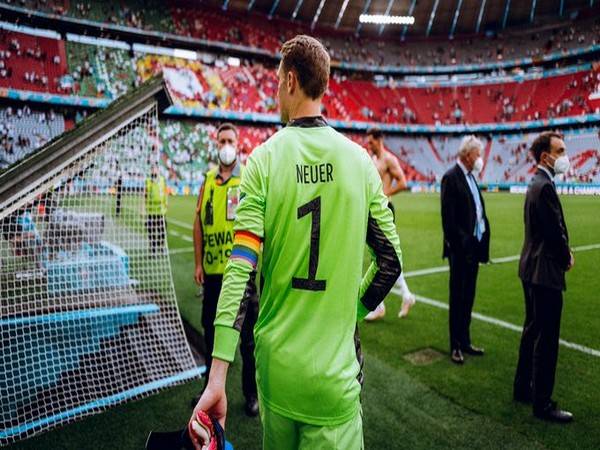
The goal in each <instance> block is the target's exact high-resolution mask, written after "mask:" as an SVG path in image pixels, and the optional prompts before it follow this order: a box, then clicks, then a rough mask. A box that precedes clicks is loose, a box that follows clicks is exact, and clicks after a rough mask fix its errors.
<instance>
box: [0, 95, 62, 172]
mask: <svg viewBox="0 0 600 450" xmlns="http://www.w3.org/2000/svg"><path fill="white" fill-rule="evenodd" d="M64 131H65V121H64V117H63V115H62V114H60V113H56V112H55V111H54V110H52V109H51V110H49V111H47V112H42V111H32V110H31V108H30V107H29V106H28V105H23V106H20V107H13V106H8V107H6V108H1V109H0V169H3V168H5V167H7V166H9V165H11V164H13V163H15V162H17V161H19V160H21V159H23V158H24V157H25V156H27V155H28V154H29V153H30V152H31V151H33V150H35V149H36V148H39V147H41V146H42V145H44V144H45V143H46V142H48V141H49V140H50V139H52V138H53V137H55V136H57V135H59V134H61V133H62V132H64Z"/></svg>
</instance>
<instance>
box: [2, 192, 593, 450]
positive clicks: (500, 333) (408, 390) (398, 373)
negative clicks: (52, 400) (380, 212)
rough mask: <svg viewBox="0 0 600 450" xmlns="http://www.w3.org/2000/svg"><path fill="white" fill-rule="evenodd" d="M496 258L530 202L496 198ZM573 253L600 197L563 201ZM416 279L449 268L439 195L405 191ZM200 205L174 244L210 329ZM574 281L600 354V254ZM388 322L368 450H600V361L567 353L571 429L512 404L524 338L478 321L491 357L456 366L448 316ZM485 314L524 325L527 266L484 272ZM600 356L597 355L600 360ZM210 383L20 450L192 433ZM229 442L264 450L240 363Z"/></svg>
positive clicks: (372, 330)
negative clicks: (197, 280) (418, 356)
mask: <svg viewBox="0 0 600 450" xmlns="http://www.w3.org/2000/svg"><path fill="white" fill-rule="evenodd" d="M485 198H486V202H487V203H486V206H487V210H488V215H489V218H490V222H491V231H492V244H491V255H492V258H493V259H498V258H502V257H506V256H513V255H517V254H518V253H519V251H520V248H521V245H522V240H523V224H522V216H523V211H522V207H523V199H524V198H523V197H522V196H519V195H508V194H487V195H486V196H485ZM562 202H563V206H564V210H565V216H566V220H567V224H568V227H569V232H570V237H571V243H572V245H573V246H575V247H576V246H587V245H592V244H600V199H598V198H594V197H562ZM395 204H396V211H397V225H398V230H399V234H400V239H401V243H402V250H403V255H404V270H405V271H406V272H412V271H415V270H421V269H427V268H432V267H439V266H444V265H446V263H445V262H444V261H442V259H441V252H442V236H441V225H440V214H439V196H438V195H433V194H418V195H416V194H415V195H411V194H402V195H398V196H397V197H396V198H395ZM194 209H195V199H194V198H191V197H179V198H174V199H172V201H171V203H170V211H169V219H171V220H170V223H169V231H170V235H169V245H170V249H171V250H175V252H174V254H173V255H172V256H171V262H172V268H173V276H174V280H175V286H176V290H177V296H178V299H179V305H180V310H181V313H182V315H183V316H184V317H185V318H186V319H187V320H188V321H189V322H190V323H191V324H192V325H193V326H194V327H196V328H198V329H199V330H201V326H200V310H201V308H200V300H199V299H198V298H197V297H196V296H195V294H196V291H197V287H196V286H195V285H194V282H193V253H191V252H190V251H189V250H190V249H191V245H192V244H191V242H190V240H189V238H190V236H191V234H190V233H191V231H190V227H191V223H192V220H193V216H194ZM575 258H576V265H575V267H574V268H573V270H572V271H571V272H570V273H569V274H568V275H567V284H568V290H567V292H566V293H565V303H564V308H563V318H562V330H561V338H562V339H564V340H566V341H569V342H571V343H575V344H579V345H581V346H585V347H586V348H589V349H592V350H594V349H595V350H597V351H598V350H600V315H599V314H598V311H599V309H600V277H598V270H599V267H600V248H592V249H587V250H584V251H578V252H576V254H575ZM407 281H408V284H409V286H410V288H411V289H412V290H413V291H414V292H415V293H416V294H418V295H421V296H423V297H427V298H429V299H433V300H438V301H441V302H443V303H447V297H448V273H447V272H441V273H440V272H438V273H432V274H428V275H420V276H412V277H408V278H407ZM386 305H387V309H388V313H387V315H386V317H385V318H384V319H383V320H382V321H380V322H377V323H363V324H361V326H360V331H361V337H362V341H363V351H364V353H365V360H366V367H365V375H366V377H365V386H364V390H363V413H364V424H365V447H366V448H367V449H369V450H371V449H382V450H383V449H386V450H388V449H402V448H410V449H432V448H434V449H435V448H448V447H452V448H482V449H483V448H486V449H488V448H511V449H512V448H524V449H525V448H527V449H530V448H555V449H562V448H589V449H597V448H599V447H600V428H599V427H598V425H599V424H600V407H599V406H598V405H600V387H599V386H600V385H599V383H598V380H600V357H599V356H595V355H592V354H588V353H585V352H582V351H579V350H574V349H571V348H567V347H564V346H561V348H560V352H559V363H558V371H557V383H556V388H555V398H556V399H557V400H558V401H559V403H560V404H561V405H563V406H564V407H565V408H567V409H569V410H571V411H572V412H573V413H574V414H575V422H573V423H572V424H569V425H566V426H560V425H553V424H548V423H544V422H540V421H538V420H536V419H534V418H532V416H531V411H530V408H528V407H526V406H522V405H518V404H515V403H513V402H512V400H511V395H512V391H511V389H512V380H513V376H514V370H515V366H516V361H517V353H518V345H519V338H520V334H519V333H518V332H516V331H514V330H511V329H507V328H504V327H501V326H498V325H495V324H492V323H487V322H483V321H480V320H476V319H474V320H473V324H472V328H471V329H472V337H473V342H474V343H475V344H476V345H481V346H483V347H485V349H486V355H485V356H484V357H483V358H468V359H467V361H466V364H465V365H464V366H462V367H458V366H455V365H453V364H452V363H451V362H450V361H449V358H448V356H447V351H448V312H447V311H446V310H444V309H442V308H440V307H439V305H438V306H431V305H429V304H425V303H423V302H420V303H417V305H416V306H415V307H414V308H413V310H412V311H411V313H410V315H409V317H408V318H406V319H398V318H397V317H396V314H397V312H398V309H399V307H400V300H399V298H398V297H397V296H395V295H393V294H392V295H390V296H389V297H388V299H387V300H386ZM474 310H475V311H476V312H478V313H481V314H484V315H486V316H488V317H491V318H494V319H498V320H501V321H505V322H508V323H510V324H513V325H518V326H521V325H522V322H523V318H524V304H523V295H522V292H521V286H520V282H519V280H518V278H517V262H516V261H512V262H504V263H495V264H490V265H485V266H482V267H481V271H480V275H479V282H478V289H477V298H476V301H475V308H474ZM424 349H426V350H427V352H428V353H427V354H430V355H435V353H436V352H438V353H442V354H443V358H441V359H440V358H431V361H430V362H429V363H426V364H419V365H415V364H413V363H411V362H410V361H409V359H408V358H405V356H406V355H408V354H414V353H415V352H418V351H420V350H424ZM596 355H597V354H596ZM199 385H200V383H198V382H195V383H188V384H186V385H183V386H179V387H176V388H173V389H169V390H167V391H164V392H163V393H161V394H159V395H155V396H153V397H151V398H148V399H145V400H142V401H137V402H133V403H130V404H127V405H122V406H119V407H117V408H114V409H111V410H110V411H108V412H107V413H104V414H100V415H97V416H94V417H90V418H88V419H85V420H83V421H80V422H77V423H74V424H72V425H69V426H66V427H63V428H61V429H59V430H56V431H53V432H50V433H48V434H45V435H42V436H40V437H37V438H34V439H30V440H28V441H24V442H23V443H21V444H18V445H15V446H12V447H9V448H11V449H42V448H43V449H94V450H100V449H123V450H125V449H136V450H138V449H141V448H143V445H144V440H145V436H146V434H147V432H148V431H150V430H152V429H159V430H170V429H176V428H180V427H182V426H183V425H184V424H185V423H186V421H187V419H188V417H189V415H190V413H191V408H190V406H189V402H190V399H191V398H192V396H193V395H194V394H195V393H196V392H197V390H198V389H199ZM228 395H229V402H230V403H229V416H228V421H227V433H228V438H229V440H231V441H232V442H233V444H234V446H235V448H236V449H237V450H253V449H260V442H261V428H260V422H259V420H258V419H248V418H246V417H245V416H244V414H243V412H242V405H243V398H242V395H241V387H240V358H238V361H236V363H235V364H234V366H233V368H232V370H230V376H229V381H228Z"/></svg>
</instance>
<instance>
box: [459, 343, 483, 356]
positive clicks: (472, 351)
mask: <svg viewBox="0 0 600 450" xmlns="http://www.w3.org/2000/svg"><path fill="white" fill-rule="evenodd" d="M462 351H463V353H466V354H467V355H471V356H483V354H484V351H483V349H482V348H479V347H474V346H472V345H469V346H468V347H463V348H462Z"/></svg>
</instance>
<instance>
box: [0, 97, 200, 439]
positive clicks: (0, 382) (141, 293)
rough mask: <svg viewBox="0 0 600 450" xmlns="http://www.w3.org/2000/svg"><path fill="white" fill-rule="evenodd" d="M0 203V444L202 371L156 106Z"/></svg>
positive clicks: (96, 138) (194, 375) (127, 119)
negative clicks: (184, 298) (172, 240)
mask: <svg viewBox="0 0 600 450" xmlns="http://www.w3.org/2000/svg"><path fill="white" fill-rule="evenodd" d="M86 145H87V147H86V148H85V149H84V150H83V151H80V152H78V153H77V154H75V155H73V156H72V157H70V159H69V158H65V160H64V161H63V162H61V164H59V165H54V166H53V167H52V168H49V169H48V172H47V173H44V174H43V176H41V177H39V179H37V180H36V181H35V182H34V183H33V184H31V185H30V186H28V187H27V188H25V189H21V191H20V192H18V193H17V194H15V195H13V196H12V198H10V199H8V200H6V201H5V202H4V203H3V204H0V445H6V444H10V443H13V442H16V441H18V440H20V439H23V438H27V437H30V436H32V435H35V434H38V433H40V432H43V431H46V430H48V429H50V428H52V427H56V426H58V425H61V424H65V423H67V422H71V421H73V420H76V419H78V418H80V417H82V416H85V415H89V414H92V413H96V412H99V411H102V410H104V409H106V408H108V407H110V406H112V405H115V404H118V403H122V402H124V401H127V400H129V399H132V398H139V397H142V396H146V395H149V394H151V393H155V392H156V391H157V390H159V389H161V388H163V387H166V386H172V385H174V384H177V383H180V382H184V381H187V380H189V379H191V378H195V377H198V376H199V375H200V369H199V368H197V367H196V366H195V364H194V361H193V358H192V355H191V352H190V349H189V347H188V344H187V342H186V340H185V336H184V332H183V327H182V323H181V319H180V317H179V313H178V309H177V305H176V299H175V292H174V287H173V282H172V277H171V267H170V262H169V256H168V251H167V243H166V239H165V221H164V218H163V216H162V215H160V214H159V215H156V214H155V215H152V214H148V213H152V211H147V210H146V201H145V195H144V192H145V185H146V180H147V179H148V177H150V176H151V174H152V173H153V172H155V169H154V167H156V166H157V165H158V158H159V149H158V114H157V106H156V103H153V104H149V105H147V106H146V107H145V108H143V109H141V110H140V111H139V112H138V114H137V115H135V116H133V117H127V118H124V119H123V121H122V123H120V124H118V125H116V126H114V127H113V128H112V129H111V130H110V131H105V132H103V135H102V136H100V137H98V136H95V137H94V139H93V140H92V141H90V142H89V144H86Z"/></svg>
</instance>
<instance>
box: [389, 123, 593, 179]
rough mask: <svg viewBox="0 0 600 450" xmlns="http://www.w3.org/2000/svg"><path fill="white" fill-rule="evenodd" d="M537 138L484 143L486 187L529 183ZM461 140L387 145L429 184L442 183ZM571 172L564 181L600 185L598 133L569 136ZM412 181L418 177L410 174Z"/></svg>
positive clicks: (405, 140)
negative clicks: (532, 145)
mask: <svg viewBox="0 0 600 450" xmlns="http://www.w3.org/2000/svg"><path fill="white" fill-rule="evenodd" d="M535 136H536V134H535V133H531V134H515V135H505V136H488V137H486V138H484V139H482V140H483V143H484V150H483V155H482V157H483V159H484V164H485V165H484V169H483V171H482V173H481V176H480V180H481V181H482V182H483V183H525V182H526V181H527V180H529V178H531V174H532V173H533V171H534V170H535V166H536V165H535V161H534V160H533V158H532V157H531V155H530V154H529V146H530V144H531V142H532V141H533V139H534V138H535ZM460 141H461V137H442V136H440V137H429V138H426V137H398V136H390V137H388V138H387V139H386V145H387V146H388V149H389V150H391V151H392V152H393V153H394V154H395V155H396V156H397V157H398V158H399V159H400V161H402V162H408V161H410V164H411V165H412V166H413V168H414V170H415V172H416V173H417V174H422V175H423V177H424V178H425V179H426V180H427V181H429V182H432V183H434V182H439V181H440V180H441V178H442V175H443V174H444V172H445V171H446V170H447V169H448V168H449V167H450V166H452V164H454V162H455V161H456V153H457V151H458V148H459V145H460ZM565 143H566V146H567V150H568V154H569V159H570V160H571V162H572V166H571V169H570V170H569V172H568V173H567V174H566V175H565V176H564V181H566V182H575V183H598V182H600V140H599V138H598V134H597V132H596V131H595V130H585V131H582V132H571V133H569V132H568V133H565ZM407 178H408V179H409V180H418V179H419V178H418V177H415V175H414V174H413V173H411V172H407Z"/></svg>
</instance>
